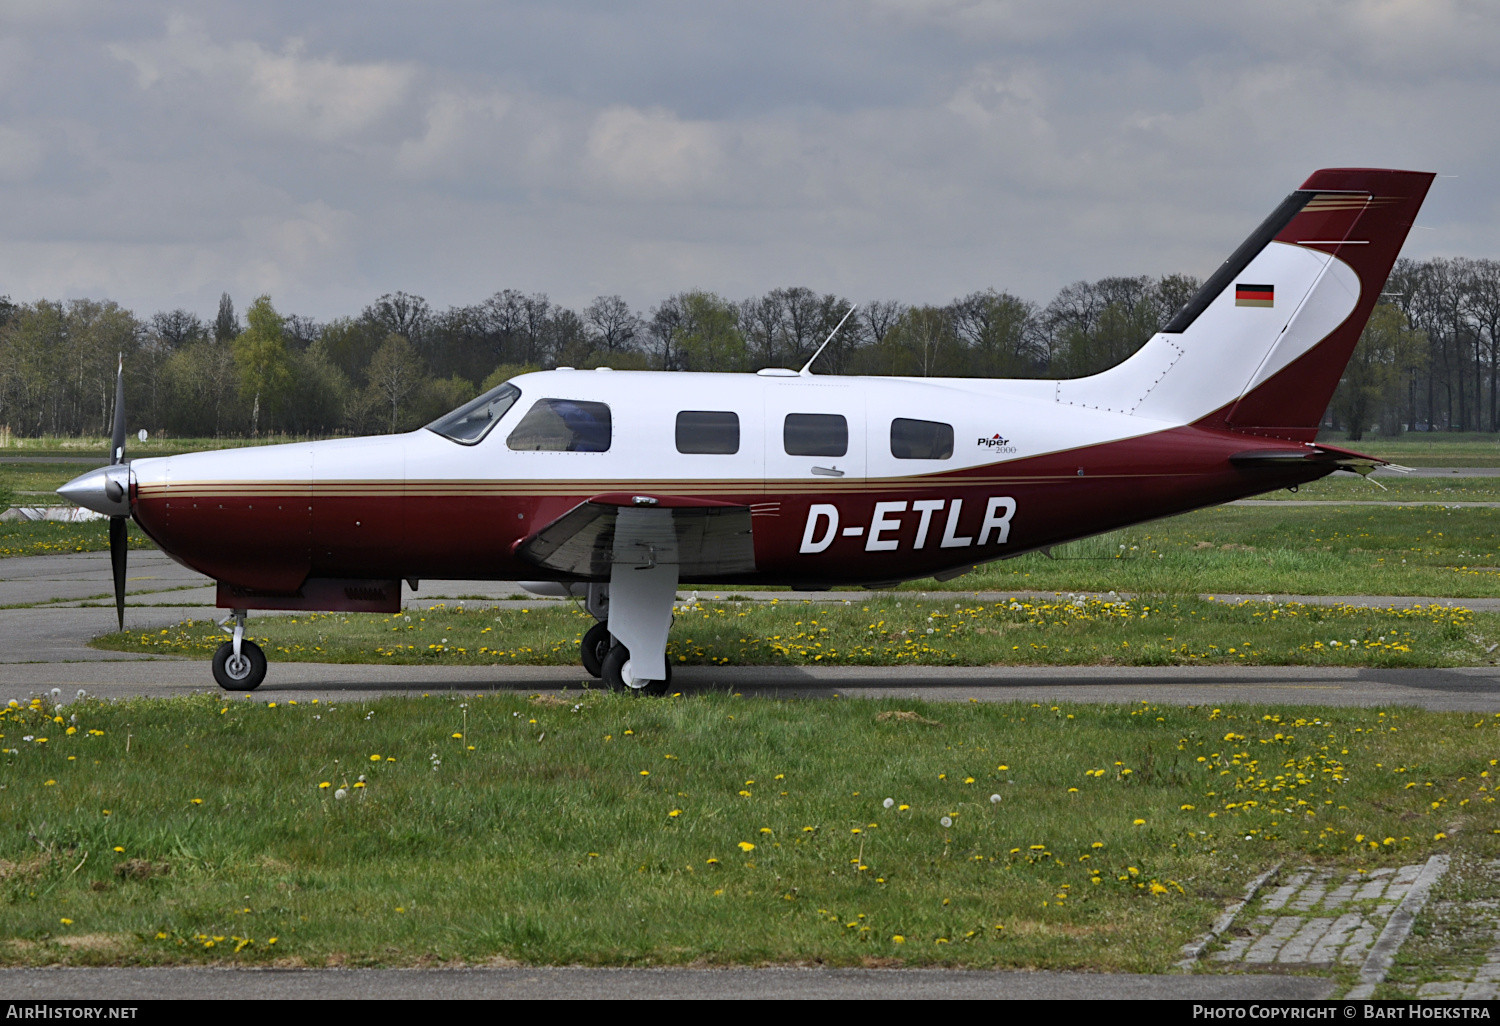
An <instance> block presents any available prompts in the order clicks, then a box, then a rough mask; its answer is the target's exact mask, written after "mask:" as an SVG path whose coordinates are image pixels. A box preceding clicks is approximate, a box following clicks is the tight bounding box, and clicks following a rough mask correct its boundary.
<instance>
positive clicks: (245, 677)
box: [214, 609, 266, 691]
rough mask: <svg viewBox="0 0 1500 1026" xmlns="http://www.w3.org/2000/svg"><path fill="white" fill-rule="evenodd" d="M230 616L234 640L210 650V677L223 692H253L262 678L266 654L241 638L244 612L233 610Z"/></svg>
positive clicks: (242, 635) (226, 620) (243, 628)
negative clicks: (211, 675)
mask: <svg viewBox="0 0 1500 1026" xmlns="http://www.w3.org/2000/svg"><path fill="white" fill-rule="evenodd" d="M233 616H234V640H232V641H226V642H224V644H222V645H220V646H219V650H218V651H217V652H215V653H214V680H216V681H218V683H219V687H221V688H223V689H224V690H225V691H254V690H255V689H256V688H258V687H260V684H261V681H263V680H265V679H266V654H265V653H264V652H262V651H261V650H260V646H259V645H257V644H256V643H255V642H253V641H250V640H248V639H246V637H245V611H244V610H243V609H236V610H235V611H234V614H233ZM228 622H229V620H228V618H227V617H226V618H225V620H224V623H225V624H227V623H228Z"/></svg>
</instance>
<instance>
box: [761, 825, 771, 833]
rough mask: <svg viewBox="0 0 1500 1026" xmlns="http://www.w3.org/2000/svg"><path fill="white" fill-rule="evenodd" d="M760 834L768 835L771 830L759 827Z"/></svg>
mask: <svg viewBox="0 0 1500 1026" xmlns="http://www.w3.org/2000/svg"><path fill="white" fill-rule="evenodd" d="M760 832H761V833H763V834H769V833H770V832H771V828H770V827H761V828H760Z"/></svg>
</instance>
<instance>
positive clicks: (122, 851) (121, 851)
mask: <svg viewBox="0 0 1500 1026" xmlns="http://www.w3.org/2000/svg"><path fill="white" fill-rule="evenodd" d="M115 851H117V852H120V853H121V854H124V852H125V849H124V848H122V847H120V846H119V845H118V844H117V845H115Z"/></svg>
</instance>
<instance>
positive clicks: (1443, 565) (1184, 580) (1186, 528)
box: [906, 506, 1500, 598]
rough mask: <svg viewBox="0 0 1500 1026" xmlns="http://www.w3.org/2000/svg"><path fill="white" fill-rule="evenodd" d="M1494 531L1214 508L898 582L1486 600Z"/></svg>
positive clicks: (1362, 513)
mask: <svg viewBox="0 0 1500 1026" xmlns="http://www.w3.org/2000/svg"><path fill="white" fill-rule="evenodd" d="M1497 529H1500V509H1485V508H1478V509H1476V508H1472V507H1471V508H1462V509H1443V508H1441V507H1438V506H1411V507H1388V506H1321V507H1320V506H1290V507H1287V508H1285V509H1281V508H1276V507H1265V506H1218V507H1215V508H1213V509H1207V510H1200V511H1198V512H1195V513H1185V514H1183V515H1181V516H1177V517H1171V518H1169V519H1166V520H1158V521H1156V522H1154V523H1151V524H1144V525H1142V526H1140V527H1137V528H1132V529H1130V530H1127V531H1121V532H1114V533H1112V534H1110V535H1107V536H1104V537H1102V538H1095V539H1087V540H1085V541H1082V542H1075V543H1073V544H1072V545H1068V546H1059V547H1058V548H1057V549H1055V550H1054V551H1053V555H1054V556H1057V557H1059V558H1056V559H1048V558H1047V557H1046V556H1043V555H1041V554H1033V555H1028V556H1022V557H1019V558H1017V559H1013V560H1006V561H1004V562H999V563H991V564H989V565H987V566H984V567H981V568H980V569H979V570H978V571H976V572H973V573H970V574H967V575H966V576H964V577H959V578H955V579H954V580H951V581H948V582H947V583H944V584H939V583H937V582H932V581H927V582H918V583H914V584H910V585H907V586H906V587H908V588H920V589H922V590H936V589H944V588H946V589H953V590H966V591H976V590H1000V591H1006V590H1011V589H1027V588H1033V589H1036V590H1040V591H1110V590H1116V591H1129V592H1143V593H1163V592H1169V593H1170V592H1188V593H1209V592H1215V591H1219V592H1229V593H1239V594H1260V595H1267V594H1290V595H1436V596H1451V597H1454V598H1483V597H1492V596H1497V595H1500V533H1497ZM1121 546H1123V548H1121Z"/></svg>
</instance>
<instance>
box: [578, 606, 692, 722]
mask: <svg viewBox="0 0 1500 1026" xmlns="http://www.w3.org/2000/svg"><path fill="white" fill-rule="evenodd" d="M609 597H610V596H609V585H607V584H591V585H589V595H588V610H589V612H590V613H593V614H594V616H596V617H598V618H599V622H598V623H596V624H594V626H592V627H590V628H589V629H588V632H587V633H585V634H584V636H583V645H582V652H581V653H580V657H581V661H582V663H583V668H584V669H585V670H587V671H588V672H589V675H590V676H592V677H599V678H602V679H603V681H604V683H605V685H606V686H607V687H608V688H609V689H610V690H611V691H626V692H631V693H633V694H638V695H663V694H666V691H667V688H668V687H670V686H671V683H672V666H671V664H670V663H668V662H666V660H665V658H663V660H662V668H663V670H664V671H665V675H664V676H663V677H662V678H661V679H659V680H650V679H646V678H644V676H643V677H637V676H636V664H635V661H634V660H632V659H631V658H630V649H629V647H627V646H626V645H624V644H622V643H621V642H620V641H619V639H617V638H616V637H615V636H614V635H612V634H611V633H610V621H609ZM672 597H673V599H674V600H675V599H676V587H675V585H674V587H673V596H672ZM670 622H671V618H670V615H669V616H668V623H669V624H670Z"/></svg>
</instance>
